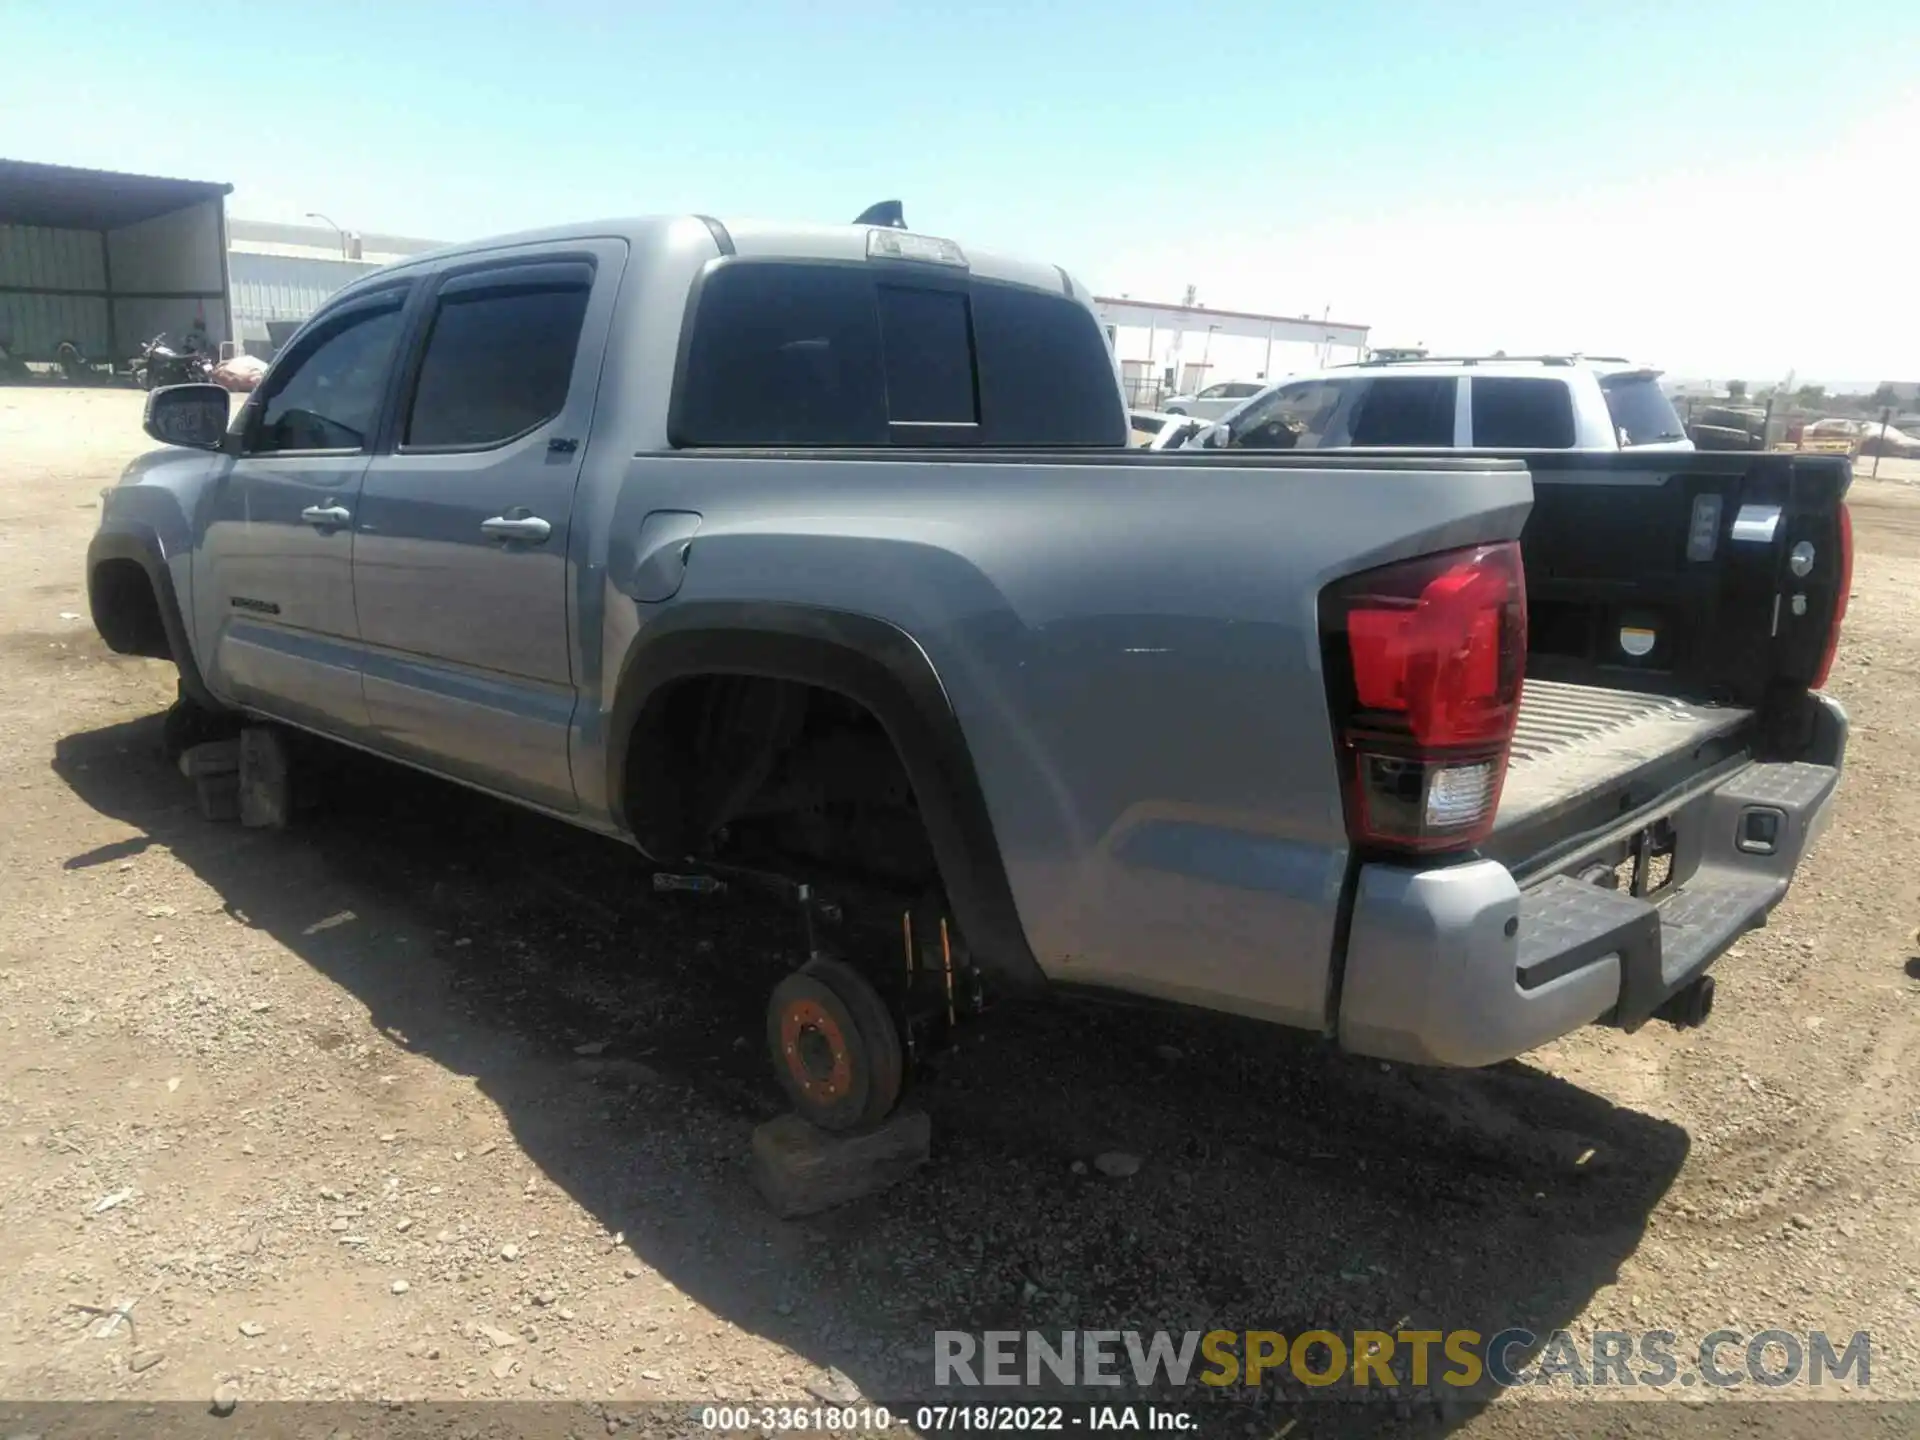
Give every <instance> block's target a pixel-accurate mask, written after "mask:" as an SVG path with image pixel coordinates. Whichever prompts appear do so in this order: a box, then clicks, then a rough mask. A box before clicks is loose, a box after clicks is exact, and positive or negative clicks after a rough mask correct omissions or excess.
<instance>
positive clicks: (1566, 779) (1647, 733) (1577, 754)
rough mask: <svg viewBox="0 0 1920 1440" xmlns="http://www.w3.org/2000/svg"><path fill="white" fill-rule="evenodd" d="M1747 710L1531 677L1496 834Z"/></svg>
mask: <svg viewBox="0 0 1920 1440" xmlns="http://www.w3.org/2000/svg"><path fill="white" fill-rule="evenodd" d="M1752 718H1753V712H1752V711H1751V710H1746V709H1741V708H1739V707H1737V706H1727V705H1697V704H1693V703H1691V702H1688V701H1685V700H1675V699H1670V698H1668V697H1666V696H1662V695H1642V694H1636V693H1634V692H1632V691H1627V690H1611V689H1605V688H1603V687H1600V686H1594V685H1568V684H1563V683H1560V682H1557V681H1550V680H1528V681H1527V682H1526V688H1525V689H1524V690H1523V691H1522V692H1521V698H1520V720H1519V724H1518V725H1517V726H1516V727H1515V730H1514V736H1513V749H1512V758H1511V761H1510V763H1509V764H1508V767H1507V780H1506V785H1505V787H1504V788H1503V790H1502V791H1501V795H1500V812H1499V816H1498V818H1497V820H1496V821H1495V832H1496V833H1498V832H1499V831H1502V830H1509V829H1512V828H1513V827H1515V826H1518V825H1521V824H1524V823H1526V822H1527V821H1529V820H1531V819H1534V818H1536V817H1538V816H1540V815H1542V814H1544V813H1545V812H1547V811H1550V810H1552V809H1554V808H1555V807H1557V806H1560V805H1563V804H1566V803H1568V802H1570V801H1573V800H1576V799H1578V798H1580V797H1581V796H1583V795H1587V794H1590V793H1591V792H1593V791H1595V790H1597V789H1600V788H1603V787H1605V786H1607V785H1608V784H1609V783H1610V782H1613V781H1617V780H1620V779H1621V778H1623V777H1625V776H1628V775H1632V774H1635V773H1637V772H1639V771H1641V770H1644V769H1645V768H1647V767H1648V766H1650V765H1655V764H1658V763H1660V762H1662V761H1666V760H1669V759H1672V758H1674V757H1676V756H1679V755H1682V754H1684V753H1686V752H1688V751H1690V750H1693V749H1695V748H1696V747H1698V746H1700V745H1702V744H1704V743H1705V742H1707V741H1709V740H1714V739H1717V738H1719V737H1721V736H1723V735H1727V734H1730V733H1731V732H1733V731H1736V730H1739V729H1740V728H1742V727H1743V726H1745V725H1746V724H1747V722H1748V721H1749V720H1751V719H1752Z"/></svg>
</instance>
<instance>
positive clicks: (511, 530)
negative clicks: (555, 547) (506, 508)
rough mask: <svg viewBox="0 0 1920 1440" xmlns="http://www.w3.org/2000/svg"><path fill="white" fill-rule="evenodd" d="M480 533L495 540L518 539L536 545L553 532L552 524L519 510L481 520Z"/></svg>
mask: <svg viewBox="0 0 1920 1440" xmlns="http://www.w3.org/2000/svg"><path fill="white" fill-rule="evenodd" d="M480 533H481V534H482V535H487V536H490V537H492V538H493V539H495V540H519V541H522V542H523V543H525V544H528V545H538V544H540V543H541V542H542V541H544V540H545V539H546V538H547V537H548V536H549V535H551V534H553V526H551V525H549V524H548V523H547V522H546V521H544V520H542V519H541V518H540V517H539V516H538V515H528V514H526V513H525V512H524V511H521V512H519V513H517V514H512V513H510V514H506V515H496V516H494V517H493V518H492V519H491V520H482V521H481V522H480Z"/></svg>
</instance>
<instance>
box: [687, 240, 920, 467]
mask: <svg viewBox="0 0 1920 1440" xmlns="http://www.w3.org/2000/svg"><path fill="white" fill-rule="evenodd" d="M679 404H680V412H679V415H678V416H677V420H678V424H677V426H676V431H677V434H676V437H675V438H676V442H677V443H680V444H693V445H884V444H886V443H887V407H886V389H885V386H884V384H883V383H882V381H881V378H880V329H879V325H878V324H877V323H876V320H875V315H874V299H873V279H872V276H871V275H870V274H869V273H868V272H867V271H865V270H863V269H860V268H859V267H856V266H851V265H848V266H831V265H751V264H745V265H743V264H734V265H723V266H721V267H720V268H719V269H718V270H716V271H714V272H713V274H711V275H710V276H709V277H708V278H707V281H706V284H705V285H704V286H702V288H701V292H700V305H699V311H698V313H697V314H696V316H695V317H694V327H693V336H692V341H691V343H690V344H689V346H688V348H687V357H686V361H685V363H684V365H683V366H682V370H681V375H680V394H679Z"/></svg>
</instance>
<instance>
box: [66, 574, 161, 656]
mask: <svg viewBox="0 0 1920 1440" xmlns="http://www.w3.org/2000/svg"><path fill="white" fill-rule="evenodd" d="M87 595H88V602H89V607H90V608H91V609H92V611H93V627H94V629H96V630H98V631H99V632H100V638H101V639H102V640H104V641H106V642H107V648H108V649H109V650H112V651H114V652H115V653H116V654H120V655H146V656H150V657H151V658H153V659H155V660H172V659H174V658H175V656H174V654H173V648H172V646H170V645H169V644H168V643H167V626H166V621H165V620H164V618H162V616H161V614H160V598H159V596H158V595H156V594H155V593H154V588H153V581H152V579H151V578H150V577H149V576H148V574H147V572H146V569H145V567H144V566H142V565H141V564H140V562H139V561H137V560H127V559H111V560H102V561H100V562H99V563H98V564H97V565H95V566H94V567H93V573H92V575H91V576H90V577H89V581H88V586H87Z"/></svg>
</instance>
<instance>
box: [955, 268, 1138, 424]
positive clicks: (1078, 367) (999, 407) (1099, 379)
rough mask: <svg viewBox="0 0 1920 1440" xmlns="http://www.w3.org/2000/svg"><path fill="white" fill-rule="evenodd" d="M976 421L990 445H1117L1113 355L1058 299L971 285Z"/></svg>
mask: <svg viewBox="0 0 1920 1440" xmlns="http://www.w3.org/2000/svg"><path fill="white" fill-rule="evenodd" d="M973 333H974V339H975V342H976V343H977V344H978V346H979V355H978V370H979V374H980V419H981V425H982V428H983V430H985V432H986V433H985V434H984V435H983V436H982V438H983V439H984V440H986V441H987V442H988V443H989V444H993V445H1032V446H1038V445H1125V444H1126V443H1127V415H1126V410H1125V407H1124V406H1122V404H1121V403H1120V382H1119V380H1118V379H1117V378H1116V377H1115V375H1114V371H1113V352H1112V351H1111V350H1109V349H1107V346H1106V342H1105V340H1104V339H1103V338H1102V337H1101V334H1100V327H1099V325H1098V324H1097V323H1095V321H1094V318H1093V316H1092V315H1091V314H1090V313H1089V312H1088V311H1087V309H1086V307H1084V306H1083V305H1080V304H1079V303H1077V302H1076V301H1073V300H1069V299H1068V298H1067V297H1066V296H1064V295H1048V294H1044V293H1043V292H1040V291H1037V290H1022V289H1019V288H1018V287H1016V286H1012V285H991V284H987V283H985V282H980V281H977V282H975V284H974V287H973Z"/></svg>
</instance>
